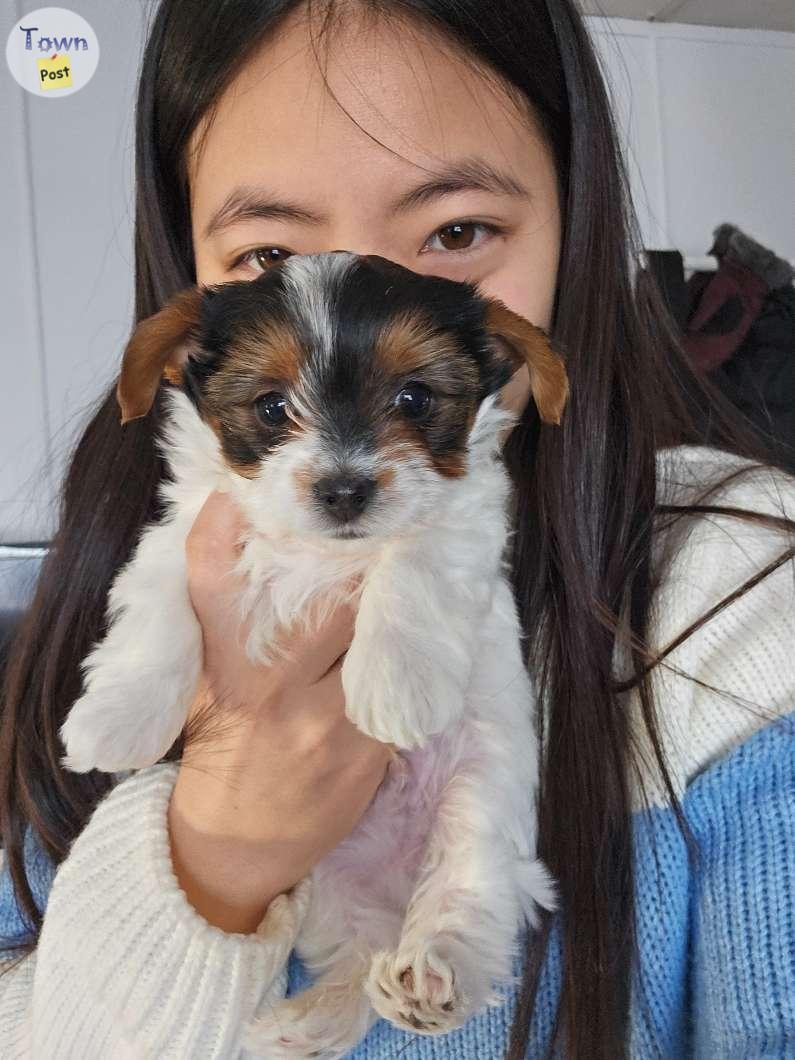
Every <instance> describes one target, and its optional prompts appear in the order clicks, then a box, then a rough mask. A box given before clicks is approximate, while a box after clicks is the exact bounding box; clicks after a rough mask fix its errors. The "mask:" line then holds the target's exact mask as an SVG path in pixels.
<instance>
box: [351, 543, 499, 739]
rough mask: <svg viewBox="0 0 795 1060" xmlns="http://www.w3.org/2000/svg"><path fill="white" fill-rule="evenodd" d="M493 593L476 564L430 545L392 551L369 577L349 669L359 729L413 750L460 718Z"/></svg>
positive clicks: (397, 547)
mask: <svg viewBox="0 0 795 1060" xmlns="http://www.w3.org/2000/svg"><path fill="white" fill-rule="evenodd" d="M476 570H477V573H474V572H475V571H476ZM491 593H492V587H491V585H490V583H489V581H488V579H487V578H486V577H484V576H483V575H482V573H481V571H480V570H478V568H476V566H475V565H474V564H473V565H471V566H470V567H468V568H463V567H461V566H460V565H458V566H456V565H455V564H454V563H452V562H451V560H450V557H449V556H447V555H445V553H444V550H443V549H442V548H440V547H436V548H434V547H433V545H432V544H431V543H429V542H428V541H427V540H422V541H421V542H420V543H415V544H413V545H411V546H409V545H406V544H405V543H401V544H400V545H391V546H389V547H388V548H387V549H386V550H385V552H384V555H383V556H382V558H381V559H380V560H379V562H378V563H377V564H376V565H375V566H374V567H373V569H372V570H371V571H370V573H369V574H368V576H367V580H366V582H365V585H364V588H363V590H362V595H361V600H360V604H359V609H358V612H357V616H356V626H355V634H354V638H353V642H352V644H351V647H350V649H349V650H348V654H347V655H346V657H345V661H344V663H343V666H342V685H343V689H344V691H345V701H346V714H347V716H348V718H349V719H350V720H351V721H352V722H353V723H354V725H356V726H357V727H358V728H359V729H361V731H362V732H365V733H367V734H368V735H370V736H372V737H374V738H375V739H377V740H381V741H382V742H384V743H392V744H395V745H396V746H397V747H399V748H401V749H404V750H412V749H415V748H418V747H422V746H424V744H425V743H426V742H427V739H428V737H430V736H432V735H434V734H435V733H438V732H441V731H442V730H444V729H445V728H446V727H447V726H448V725H449V724H450V722H451V721H453V719H455V718H457V717H459V716H460V714H461V711H462V709H463V703H464V693H465V691H466V688H467V685H468V683H469V676H470V673H471V669H472V663H473V652H474V646H475V642H476V631H477V624H478V621H479V617H480V618H481V619H482V616H484V615H485V614H486V612H487V610H488V606H489V602H490V598H491Z"/></svg>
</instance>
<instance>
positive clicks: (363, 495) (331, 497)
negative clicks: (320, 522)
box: [312, 475, 377, 523]
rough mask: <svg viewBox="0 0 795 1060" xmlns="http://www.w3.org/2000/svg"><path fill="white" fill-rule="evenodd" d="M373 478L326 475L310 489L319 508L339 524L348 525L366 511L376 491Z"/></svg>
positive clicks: (375, 483)
mask: <svg viewBox="0 0 795 1060" xmlns="http://www.w3.org/2000/svg"><path fill="white" fill-rule="evenodd" d="M376 486H377V482H376V480H375V479H374V478H365V477H363V476H361V475H327V476H326V477H325V478H321V479H318V481H317V482H315V484H314V485H313V487H312V490H313V492H314V494H315V497H316V498H317V502H318V504H319V505H320V508H321V509H322V510H323V511H324V512H325V513H326V514H327V515H328V516H329V517H330V518H332V519H334V520H335V521H336V522H339V523H349V522H351V521H352V520H353V519H358V517H359V516H360V515H361V514H362V513H363V512H364V511H365V510H366V509H367V506H368V505H369V504H370V501H371V500H372V498H373V495H374V494H375V491H376Z"/></svg>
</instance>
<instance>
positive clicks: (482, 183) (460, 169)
mask: <svg viewBox="0 0 795 1060" xmlns="http://www.w3.org/2000/svg"><path fill="white" fill-rule="evenodd" d="M460 191H485V192H489V193H490V194H492V195H506V196H511V197H512V198H517V199H526V200H529V199H530V192H529V191H528V190H527V188H525V187H524V186H523V185H522V184H520V183H519V181H518V180H516V178H515V177H513V176H511V175H510V174H509V173H506V172H503V171H502V170H499V169H496V168H495V167H494V166H493V165H491V163H490V162H487V161H486V160H485V159H482V158H475V157H471V158H464V159H462V160H460V161H457V162H449V163H447V164H446V165H445V166H443V167H442V168H441V169H440V170H438V171H437V172H436V173H434V175H433V176H432V177H431V178H430V179H429V180H425V181H423V182H422V184H418V185H417V186H416V187H414V188H410V189H409V190H408V191H406V192H403V193H402V194H401V195H399V196H398V197H397V198H396V199H394V200H393V201H392V202H391V203H390V204H389V206H388V211H389V212H390V213H393V214H402V213H407V212H408V211H409V210H414V209H416V208H417V207H418V206H426V205H427V204H428V203H431V202H434V201H435V200H437V199H441V198H442V197H443V196H445V195H451V194H453V193H454V192H460ZM251 220H276V221H293V222H295V223H296V224H301V225H324V224H328V222H329V218H328V216H327V215H326V214H322V213H318V212H316V211H314V210H310V209H308V208H307V207H305V206H300V205H299V204H297V203H295V202H290V201H288V200H286V199H277V198H276V197H275V196H274V195H271V194H269V193H268V191H267V189H265V188H260V187H252V186H251V185H246V184H242V185H239V186H238V187H236V188H234V189H233V190H232V191H231V192H230V193H229V195H228V196H227V197H226V199H225V200H224V202H223V203H222V205H221V206H220V207H219V208H218V209H217V210H216V211H215V213H214V214H213V215H212V217H211V218H210V220H209V221H208V223H207V225H206V227H205V229H204V238H205V239H209V238H210V237H211V236H214V235H216V234H217V233H218V232H221V231H223V230H224V229H226V228H229V227H231V226H232V225H235V224H239V223H240V222H241V221H251Z"/></svg>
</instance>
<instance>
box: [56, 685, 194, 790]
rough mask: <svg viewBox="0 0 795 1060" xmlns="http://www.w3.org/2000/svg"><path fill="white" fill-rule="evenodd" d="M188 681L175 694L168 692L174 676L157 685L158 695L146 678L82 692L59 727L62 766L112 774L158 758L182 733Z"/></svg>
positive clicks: (190, 690) (189, 698)
mask: <svg viewBox="0 0 795 1060" xmlns="http://www.w3.org/2000/svg"><path fill="white" fill-rule="evenodd" d="M189 685H190V682H188V683H187V684H186V685H185V686H184V687H182V688H181V689H180V692H179V694H178V695H177V696H176V697H175V698H172V697H171V696H169V691H170V690H173V688H174V681H173V678H172V680H171V681H169V680H168V679H166V678H164V680H163V681H162V683H159V693H158V692H157V691H155V690H154V689H152V688H147V687H146V685H145V682H142V681H138V682H136V683H135V684H132V683H125V682H124V681H122V680H118V681H115V682H114V683H113V684H112V685H108V684H107V683H103V685H102V686H100V687H99V688H98V689H97V690H96V691H88V692H86V693H85V694H84V695H83V696H81V697H80V699H78V700H77V702H76V703H75V704H74V706H73V707H72V709H71V710H70V712H69V715H68V717H67V719H66V721H65V722H64V723H63V725H62V726H61V728H60V737H61V740H62V741H63V744H64V747H65V748H66V754H65V756H63V757H62V758H61V762H62V764H63V766H64V768H65V769H69V770H71V771H72V772H73V773H88V772H89V771H90V770H92V769H99V770H102V771H103V772H105V773H116V772H120V771H121V770H125V769H143V768H144V767H145V766H149V765H152V764H153V763H154V762H157V761H158V760H159V759H160V758H162V757H163V755H164V754H165V753H166V751H168V749H169V748H170V747H171V745H172V744H173V743H174V741H175V740H176V738H177V737H178V736H179V734H180V732H181V731H182V727H183V725H184V723H185V716H186V713H187V710H188V706H189V704H190V700H191V695H192V691H193V689H192V688H190V687H189ZM194 687H195V682H194Z"/></svg>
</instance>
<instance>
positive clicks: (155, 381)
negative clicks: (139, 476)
mask: <svg viewBox="0 0 795 1060" xmlns="http://www.w3.org/2000/svg"><path fill="white" fill-rule="evenodd" d="M203 296H204V291H203V290H202V288H200V287H188V288H186V289H185V290H184V291H180V292H179V293H178V294H176V295H175V296H174V297H173V298H172V299H171V301H169V302H168V303H167V304H166V305H165V306H163V308H162V309H161V310H159V312H157V313H154V314H153V315H152V316H150V317H147V318H146V320H142V321H141V323H140V324H139V325H138V327H137V328H136V329H135V331H134V332H133V335H132V338H131V339H130V341H129V342H128V343H127V346H126V347H125V350H124V356H123V357H122V364H121V372H120V374H119V381H118V383H117V385H116V400H117V401H118V403H119V406H120V407H121V422H122V423H127V421H128V420H135V419H138V417H139V416H145V415H146V414H147V412H148V411H149V409H150V408H151V407H152V403H153V402H154V400H155V394H156V393H157V388H158V387H159V385H160V380H161V379H164V378H165V379H168V381H169V382H170V383H174V384H176V385H177V386H180V385H181V383H182V368H183V366H184V364H185V362H186V361H187V359H188V355H189V354H190V352H191V351H192V349H194V348H195V347H194V344H193V343H192V342H191V337H192V335H193V334H194V333H195V332H196V330H197V328H198V325H199V319H200V313H201V303H202V299H203Z"/></svg>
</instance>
